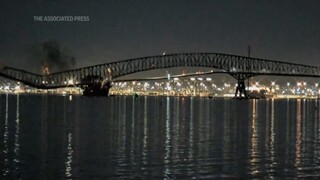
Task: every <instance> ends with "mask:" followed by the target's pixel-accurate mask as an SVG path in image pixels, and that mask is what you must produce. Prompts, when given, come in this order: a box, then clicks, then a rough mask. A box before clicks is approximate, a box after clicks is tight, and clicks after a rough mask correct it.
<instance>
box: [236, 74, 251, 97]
mask: <svg viewBox="0 0 320 180" xmlns="http://www.w3.org/2000/svg"><path fill="white" fill-rule="evenodd" d="M244 81H245V80H244V79H238V85H237V87H236V93H235V94H234V98H244V99H247V98H248V94H247V91H246V85H245V82H244ZM238 95H239V96H238Z"/></svg>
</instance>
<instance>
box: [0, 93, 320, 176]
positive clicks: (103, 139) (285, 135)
mask: <svg viewBox="0 0 320 180" xmlns="http://www.w3.org/2000/svg"><path fill="white" fill-rule="evenodd" d="M319 109H320V104H319V101H318V100H299V99H298V100H293V99H292V100H286V99H285V100H274V99H270V100H248V101H238V100H233V99H205V98H189V97H184V98H178V97H139V98H134V97H113V98H108V99H106V98H85V97H72V100H70V98H69V97H60V96H26V95H19V96H15V95H1V96H0V134H1V137H0V138H1V139H0V148H1V154H0V159H1V164H0V168H1V171H2V176H3V177H7V178H15V179H19V178H21V179H61V178H75V179H77V178H84V179H92V178H102V179H109V178H114V179H126V178H127V179H193V178H201V179H206V178H207V179H212V178H267V179H270V178H283V177H286V178H319V177H320V175H319V174H320V158H319V157H320V129H319V128H320V127H319V121H320V118H319V117H320V110H319Z"/></svg>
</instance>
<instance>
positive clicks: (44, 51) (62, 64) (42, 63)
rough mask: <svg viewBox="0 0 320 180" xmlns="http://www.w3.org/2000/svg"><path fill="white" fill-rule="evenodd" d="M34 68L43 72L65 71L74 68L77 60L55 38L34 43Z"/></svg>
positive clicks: (32, 55) (32, 53) (32, 49)
mask: <svg viewBox="0 0 320 180" xmlns="http://www.w3.org/2000/svg"><path fill="white" fill-rule="evenodd" d="M30 60H31V61H32V66H33V69H36V72H37V73H39V71H40V73H41V74H50V73H52V72H58V71H64V70H68V69H72V68H74V66H75V65H76V60H75V58H74V57H73V56H71V55H69V54H68V52H67V50H66V49H62V48H61V47H60V45H59V43H58V42H57V41H55V40H50V41H46V42H43V43H38V44H34V45H33V46H32V47H31V58H30Z"/></svg>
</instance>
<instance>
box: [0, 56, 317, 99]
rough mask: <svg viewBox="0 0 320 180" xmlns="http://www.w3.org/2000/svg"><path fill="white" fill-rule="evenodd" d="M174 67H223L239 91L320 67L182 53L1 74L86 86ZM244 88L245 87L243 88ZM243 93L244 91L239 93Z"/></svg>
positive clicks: (48, 84) (40, 84)
mask: <svg viewBox="0 0 320 180" xmlns="http://www.w3.org/2000/svg"><path fill="white" fill-rule="evenodd" d="M172 67H208V68H215V69H220V70H222V71H223V72H225V73H228V74H230V75H231V76H233V77H234V78H235V79H237V80H238V87H237V91H238V88H240V89H239V91H243V88H242V86H244V80H246V79H248V78H250V77H252V76H258V75H277V76H303V77H320V67H316V66H309V65H303V64H296V63H288V62H281V61H274V60H267V59H259V58H252V57H245V56H238V55H231V54H221V53H179V54H168V55H158V56H147V57H140V58H134V59H128V60H123V61H115V62H111V63H105V64H98V65H94V66H89V67H84V68H79V69H72V70H67V71H62V72H57V73H52V74H48V75H40V74H35V73H30V72H27V71H24V70H20V69H15V68H12V67H4V68H2V70H1V71H0V76H3V77H5V78H8V79H12V80H16V81H20V82H22V83H24V84H26V85H29V86H33V87H36V88H41V89H52V88H60V87H67V86H69V85H70V83H71V82H70V81H72V84H73V85H76V86H77V85H79V86H80V85H84V84H86V83H87V82H83V81H82V80H83V79H84V78H85V77H88V76H92V77H101V79H103V80H105V79H108V80H112V79H116V78H118V77H121V76H125V75H128V74H132V73H136V72H141V71H148V70H153V69H165V68H172ZM244 91H245V90H244ZM242 93H245V92H242ZM240 95H241V92H240Z"/></svg>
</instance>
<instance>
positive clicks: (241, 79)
mask: <svg viewBox="0 0 320 180" xmlns="http://www.w3.org/2000/svg"><path fill="white" fill-rule="evenodd" d="M231 75H232V76H233V77H234V78H235V79H237V81H238V84H237V87H236V92H235V94H234V98H236V99H248V98H249V97H248V93H247V91H246V84H245V80H247V79H249V78H250V77H252V76H254V75H253V74H241V73H236V74H231Z"/></svg>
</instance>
